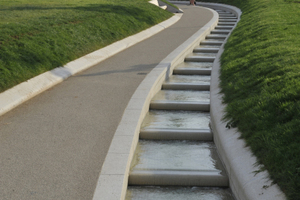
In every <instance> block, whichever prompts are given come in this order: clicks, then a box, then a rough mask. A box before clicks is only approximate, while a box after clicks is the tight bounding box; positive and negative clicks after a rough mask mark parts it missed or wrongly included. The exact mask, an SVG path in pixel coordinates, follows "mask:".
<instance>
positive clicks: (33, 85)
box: [0, 13, 182, 116]
mask: <svg viewBox="0 0 300 200" xmlns="http://www.w3.org/2000/svg"><path fill="white" fill-rule="evenodd" d="M181 17H182V14H181V13H180V14H174V16H173V17H171V18H169V19H167V20H165V21H163V22H161V23H159V24H157V25H155V26H152V27H150V28H148V29H146V30H144V31H141V32H139V33H137V34H135V35H132V36H129V37H126V38H124V39H122V40H120V41H117V42H114V43H112V44H110V45H108V46H106V47H104V48H101V49H99V50H96V51H94V52H92V53H89V54H87V55H85V56H82V57H80V58H78V59H76V60H73V61H71V62H69V63H67V64H66V65H64V66H63V67H57V68H55V69H53V70H50V71H47V72H44V73H42V74H40V75H38V76H35V77H33V78H31V79H29V80H27V81H25V82H22V83H20V84H18V85H16V86H14V87H12V88H10V89H8V90H6V91H4V92H2V93H0V116H1V115H4V114H5V113H7V112H9V111H10V110H12V109H14V108H15V107H17V106H19V105H21V104H22V103H24V102H26V101H28V100H29V99H31V98H33V97H35V96H37V95H38V94H40V93H42V92H44V91H46V90H47V89H49V88H51V87H53V86H55V85H57V84H59V83H61V82H63V81H64V80H66V79H67V78H69V77H70V76H73V75H75V74H77V73H79V72H82V71H84V70H86V69H88V68H90V67H93V66H94V65H96V64H98V63H100V62H102V61H104V60H105V59H107V58H109V57H111V56H113V55H115V54H117V53H119V52H121V51H123V50H125V49H127V48H129V47H131V46H133V45H135V44H137V43H139V42H141V41H143V40H145V39H147V38H149V37H151V36H153V35H155V34H157V33H159V32H160V31H163V30H164V29H166V28H168V27H169V26H171V25H173V24H175V23H176V22H177V21H178V20H179V19H180V18H181Z"/></svg>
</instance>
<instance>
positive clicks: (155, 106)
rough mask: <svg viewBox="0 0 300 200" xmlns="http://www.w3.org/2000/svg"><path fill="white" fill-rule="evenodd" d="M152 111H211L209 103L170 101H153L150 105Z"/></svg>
mask: <svg viewBox="0 0 300 200" xmlns="http://www.w3.org/2000/svg"><path fill="white" fill-rule="evenodd" d="M150 109H151V110H187V111H206V112H208V111H209V109H210V103H209V102H196V101H190V102H188V101H170V100H169V101H168V100H152V101H151V103H150Z"/></svg>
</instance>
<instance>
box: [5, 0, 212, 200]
mask: <svg viewBox="0 0 300 200" xmlns="http://www.w3.org/2000/svg"><path fill="white" fill-rule="evenodd" d="M180 8H181V9H182V10H183V11H184V14H183V16H182V18H181V19H180V20H179V21H178V22H177V23H176V24H174V25H173V26H170V27H169V28H167V29H165V30H164V31H162V32H160V33H158V34H156V35H154V36H153V37H151V38H149V39H147V40H144V41H142V42H140V43H138V44H136V45H134V46H132V47H130V48H128V49H126V50H124V51H122V52H120V53H118V54H116V55H115V56H113V57H111V58H109V59H107V60H105V61H103V62H101V63H99V64H97V65H96V66H94V67H92V68H90V69H88V70H86V71H84V72H83V73H80V74H77V75H75V76H72V77H70V78H69V79H67V80H66V81H64V82H63V83H61V84H59V85H57V86H55V87H53V88H51V89H49V90H47V91H46V92H44V93H42V94H40V95H39V96H37V97H35V98H33V99H31V100H29V101H27V102H26V103H24V104H22V105H21V106H19V107H17V108H15V109H14V110H12V111H10V112H8V113H6V114H5V115H3V116H1V117H0V152H1V153H0V166H1V167H0V199H2V200H6V199H8V200H11V199H30V200H35V199H43V200H47V199H56V200H59V199H64V200H68V199H70V200H76V199H78V200H84V199H92V197H93V192H94V189H95V187H96V184H97V179H98V176H99V172H100V170H101V167H102V164H103V161H104V159H105V156H106V154H107V151H108V148H109V145H110V143H111V140H112V137H113V134H114V133H115V130H116V128H117V126H118V124H119V122H120V120H121V117H122V115H123V112H124V109H125V108H126V106H127V103H128V101H129V100H130V98H131V96H132V94H133V93H134V91H135V89H136V88H137V87H138V86H139V84H140V82H141V81H142V80H143V79H144V77H145V76H146V75H147V73H148V72H150V71H151V70H152V69H153V68H154V67H155V66H156V65H157V64H158V63H159V62H160V61H161V60H162V59H163V58H165V57H166V56H167V55H168V54H169V53H170V52H172V51H173V50H174V49H175V48H177V47H178V46H179V45H180V44H182V43H183V42H184V41H185V40H187V39H188V38H189V37H190V36H191V35H193V34H194V33H195V32H196V31H198V30H199V28H200V27H202V26H203V25H205V24H206V23H207V22H208V21H209V20H210V19H211V18H212V16H213V15H212V13H211V12H210V11H209V10H206V9H202V8H200V7H193V6H185V5H182V6H180Z"/></svg>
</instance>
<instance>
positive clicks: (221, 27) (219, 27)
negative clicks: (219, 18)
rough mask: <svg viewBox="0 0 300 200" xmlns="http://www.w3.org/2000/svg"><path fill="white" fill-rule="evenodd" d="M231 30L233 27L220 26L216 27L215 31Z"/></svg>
mask: <svg viewBox="0 0 300 200" xmlns="http://www.w3.org/2000/svg"><path fill="white" fill-rule="evenodd" d="M232 28H233V26H225V25H222V26H216V27H215V30H231V29H232Z"/></svg>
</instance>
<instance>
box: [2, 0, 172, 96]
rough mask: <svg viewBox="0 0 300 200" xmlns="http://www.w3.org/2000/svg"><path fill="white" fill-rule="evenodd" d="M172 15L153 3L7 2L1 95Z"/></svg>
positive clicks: (133, 0)
mask: <svg viewBox="0 0 300 200" xmlns="http://www.w3.org/2000/svg"><path fill="white" fill-rule="evenodd" d="M171 16H172V14H171V13H169V12H167V11H164V10H162V9H160V8H158V7H156V6H154V5H152V4H149V3H148V1H147V0H114V1H110V0H85V1H81V0H64V1H60V0H51V1H43V0H20V1H1V2H0V19H1V20H0V92H3V91H4V90H6V89H8V88H10V87H13V86H14V85H16V84H19V83H21V82H23V81H26V80H28V79H30V78H32V77H34V76H36V75H39V74H41V73H43V72H46V71H48V70H51V69H53V68H56V67H58V66H62V65H64V64H66V63H68V62H69V61H72V60H74V59H76V58H78V57H81V56H83V55H85V54H87V53H90V52H92V51H94V50H97V49H100V48H102V47H104V46H107V45H109V44H111V43H113V42H115V41H118V40H120V39H122V38H125V37H127V36H129V35H132V34H135V33H137V32H140V31H142V30H144V29H146V28H149V27H151V26H153V25H154V24H157V23H159V22H161V21H163V20H166V19H167V18H169V17H171Z"/></svg>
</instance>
